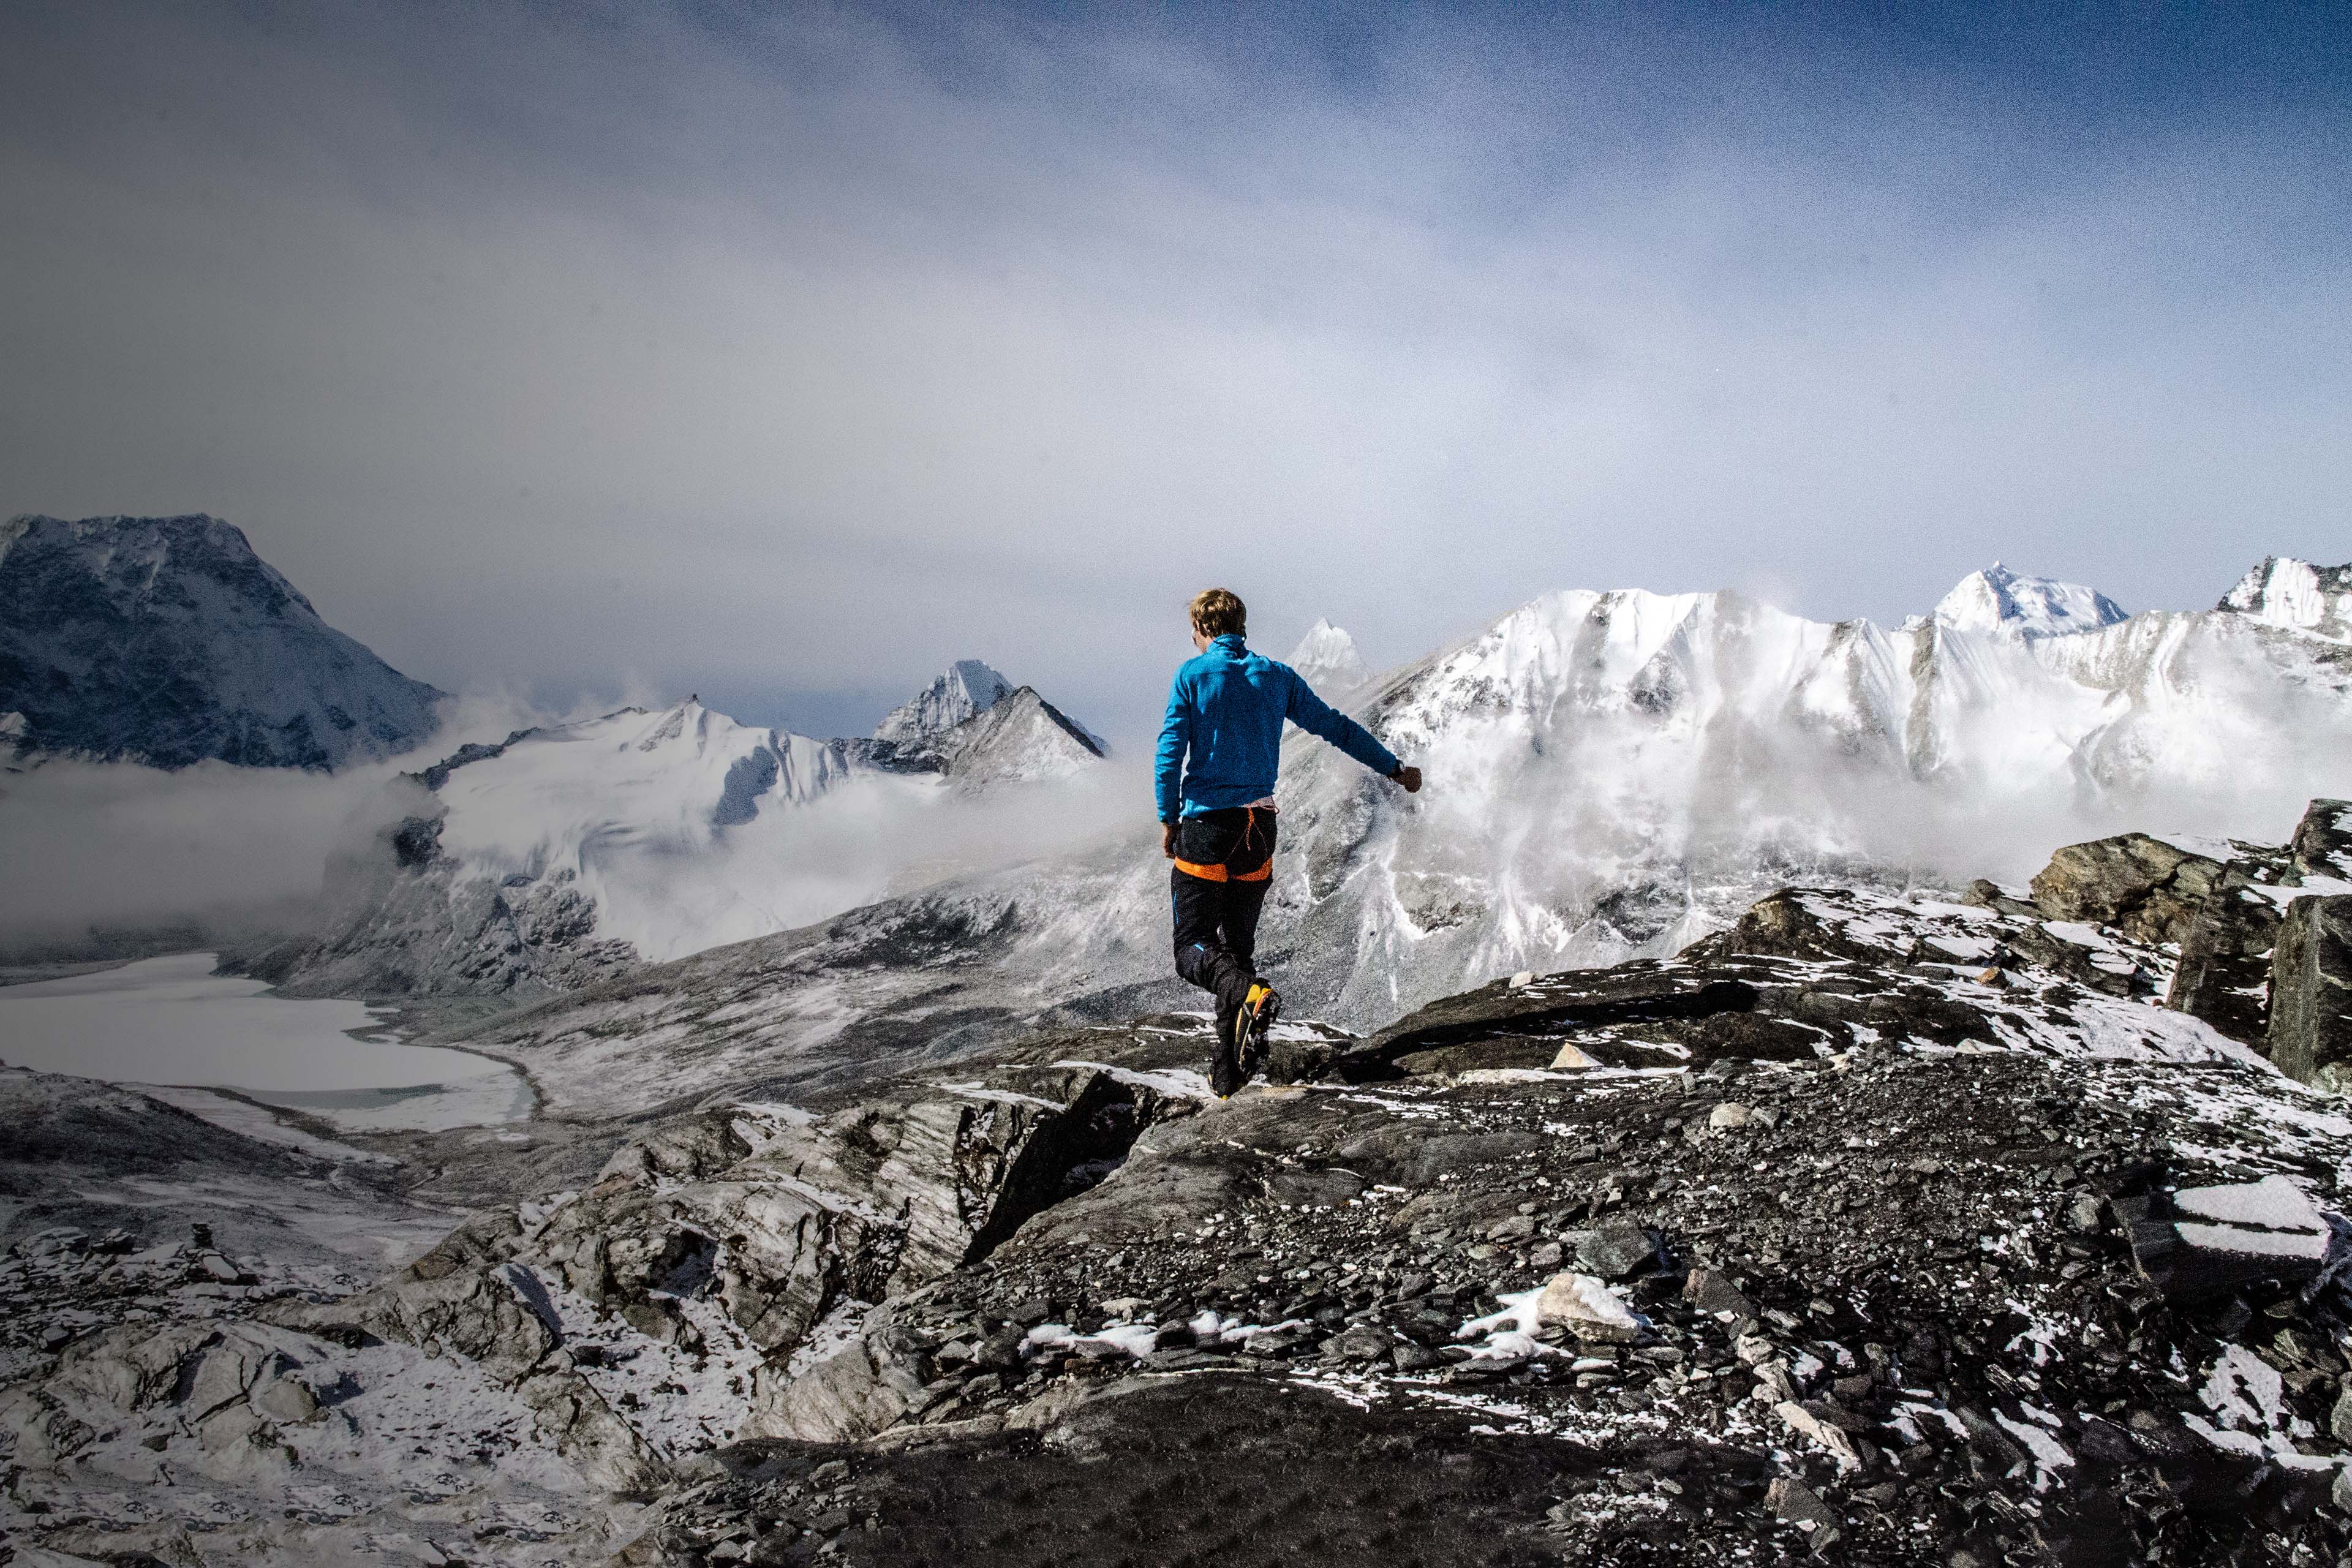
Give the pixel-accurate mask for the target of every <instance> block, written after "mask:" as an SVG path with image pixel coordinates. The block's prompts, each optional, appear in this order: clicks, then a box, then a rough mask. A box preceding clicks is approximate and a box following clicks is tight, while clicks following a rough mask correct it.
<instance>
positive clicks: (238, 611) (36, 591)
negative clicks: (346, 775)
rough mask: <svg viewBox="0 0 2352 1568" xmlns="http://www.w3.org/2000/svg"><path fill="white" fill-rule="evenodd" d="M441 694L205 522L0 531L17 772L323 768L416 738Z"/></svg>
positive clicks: (133, 521) (23, 523)
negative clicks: (37, 765) (95, 764)
mask: <svg viewBox="0 0 2352 1568" xmlns="http://www.w3.org/2000/svg"><path fill="white" fill-rule="evenodd" d="M441 700H442V693H440V692H438V691H436V690H435V689H433V688H432V687H430V686H426V685H425V684H424V683H423V682H421V681H415V680H411V679H408V678H407V677H406V676H404V675H402V674H401V673H400V672H399V671H398V670H396V669H394V668H391V667H390V666H389V665H387V664H385V663H384V662H383V660H382V659H380V658H376V657H375V655H374V654H373V653H371V652H369V651H368V650H367V649H366V648H365V647H362V646H361V645H360V644H358V643H356V642H354V641H352V639H351V638H350V637H345V636H344V635H343V634H342V633H341V632H339V631H337V630H335V629H334V628H333V627H332V626H328V625H327V624H326V623H325V622H324V621H322V620H320V618H319V614H318V612H317V611H316V610H314V609H312V608H311V607H310V601H309V600H308V599H305V598H304V597H303V596H302V595H301V593H300V592H299V590H298V589H296V588H295V587H294V585H293V584H290V583H289V582H288V581H287V580H286V579H285V578H284V577H283V576H281V575H279V574H278V572H277V571H276V570H275V569H273V568H272V567H271V566H270V565H269V564H268V563H267V562H265V561H263V560H262V559H261V558H260V557H259V556H257V555H256V554H255V553H254V552H253V547H252V545H250V544H249V543H247V542H246V537H245V535H244V534H243V533H241V532H240V531H237V530H236V529H235V528H233V527H231V526H230V525H229V524H227V523H226V522H223V521H220V520H219V519H217V518H212V517H202V516H191V517H93V518H84V519H82V520H80V521H70V522H69V521H64V520H62V519H58V518H54V517H17V518H12V519H10V520H9V521H6V522H5V523H0V747H5V748H7V749H8V750H9V751H10V752H12V753H13V754H17V755H16V759H15V760H16V761H17V762H18V763H22V762H24V761H28V760H30V759H31V758H32V757H34V756H36V755H45V754H64V755H74V756H83V757H90V758H97V759H100V760H106V761H131V762H141V763H149V764H152V766H155V767H159V768H181V767H186V766H188V765H189V764H190V763H199V762H205V761H208V760H211V761H219V762H225V763H241V764H244V765H247V766H252V767H299V768H335V767H341V766H342V765H343V764H345V763H351V762H353V761H361V760H367V759H371V758H378V757H386V756H392V755H395V754H397V753H399V752H405V751H407V750H409V749H410V748H411V747H413V746H415V745H416V744H417V743H418V742H421V741H423V740H425V738H426V737H427V736H429V735H430V734H431V733H432V732H433V731H435V730H436V728H438V726H439V714H438V712H437V706H438V704H439V703H440V701H441Z"/></svg>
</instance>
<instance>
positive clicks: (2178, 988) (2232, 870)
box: [2164, 862, 2279, 1047]
mask: <svg viewBox="0 0 2352 1568" xmlns="http://www.w3.org/2000/svg"><path fill="white" fill-rule="evenodd" d="M2256 886H2257V885H2256V883H2255V882H2254V881H2253V879H2252V878H2250V877H2249V876H2248V875H2247V872H2246V868H2244V867H2243V866H2242V865H2240V864H2237V863H2235V862H2233V863H2231V865H2229V866H2228V867H2226V868H2224V869H2223V871H2222V874H2221V877H2220V879H2218V880H2216V881H2215V883H2214V885H2213V888H2212V889H2211V891H2210V892H2208V893H2207V894H2206V895H2205V897H2204V899H2203V900H2200V902H2199V904H2198V905H2197V908H2196V910H2195V912H2194V913H2193V914H2191V915H2190V917H2189V923H2188V925H2187V927H2186V928H2185V929H2184V930H2183V931H2181V935H2180V966H2179V968H2178V969H2176V970H2174V971H2173V975H2172V985H2171V988H2170V989H2169V990H2168V991H2167V992H2166V993H2165V997H2164V1002H2165V1005H2166V1006H2168V1007H2175V1008H2178V1009H2179V1010H2180V1011H2181V1012H2183V1013H2188V1014H2191V1015H2193V1016H2197V1017H2200V1018H2202V1019H2204V1020H2205V1021H2206V1022H2207V1023H2209V1024H2210V1025H2212V1026H2214V1027H2215V1028H2217V1029H2219V1030H2221V1032H2222V1033H2223V1034H2225V1035H2227V1036H2229V1037H2231V1039H2233V1040H2242V1041H2244V1042H2245V1043H2246V1044H2247V1045H2250V1046H2255V1047H2261V1046H2262V1045H2263V1041H2264V1039H2265V1037H2266V1036H2267V1035H2268V1032H2269V1027H2270V1021H2269V1020H2270V979H2271V949H2272V947H2273V944H2274V943H2276V942H2277V941H2278V931H2279V911H2278V906H2277V905H2276V904H2275V903H2274V902H2273V901H2272V900H2270V899H2269V898H2266V897H2265V896H2263V894H2262V893H2261V892H2259V891H2257V890H2256Z"/></svg>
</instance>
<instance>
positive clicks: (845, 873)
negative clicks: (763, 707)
mask: <svg viewBox="0 0 2352 1568" xmlns="http://www.w3.org/2000/svg"><path fill="white" fill-rule="evenodd" d="M986 678H993V681H991V680H990V679H986ZM995 683H1003V678H1002V677H1001V676H996V674H995V672H994V671H993V670H990V669H988V668H987V667H986V666H985V665H982V664H979V663H977V662H976V661H967V662H966V663H963V664H960V665H958V666H955V667H954V668H951V669H950V671H949V673H948V675H947V676H945V677H943V678H942V679H941V680H940V681H939V682H935V683H934V684H933V685H932V687H931V688H930V689H929V690H928V691H926V692H925V693H923V694H922V695H921V696H919V697H918V698H917V699H916V700H915V701H914V702H912V703H909V704H908V705H907V707H906V708H902V709H900V710H898V715H894V718H897V717H899V716H906V715H911V718H910V719H909V721H908V722H906V723H900V724H896V725H886V728H888V729H892V730H893V731H894V732H895V733H896V734H897V736H898V738H897V739H895V740H888V739H886V740H865V739H854V740H841V741H818V740H813V739H811V738H810V737H808V736H805V735H797V734H794V733H793V732H791V731H785V730H772V729H760V728H755V727H753V726H750V725H744V724H739V723H737V722H736V721H734V720H732V719H730V718H729V717H727V716H726V715H725V714H723V713H716V712H713V711H711V710H709V709H708V708H705V707H704V706H703V705H702V704H701V703H700V702H699V701H698V700H693V699H688V700H687V701H685V702H682V703H679V704H678V705H677V706H676V707H673V708H669V709H667V710H662V711H660V712H647V711H646V710H643V709H636V708H631V709H625V710H622V711H620V712H617V713H611V714H607V715H605V716H604V717H603V718H600V719H594V720H590V721H586V722H583V723H577V724H567V725H562V726H556V727H551V728H544V729H535V730H526V731H518V732H517V733H515V734H512V735H509V737H508V738H507V739H506V740H505V741H504V742H500V743H499V744H497V745H471V746H467V747H465V748H463V749H462V750H460V751H459V752H457V753H456V754H454V755H452V756H450V757H448V758H446V759H445V760H444V761H442V762H440V763H436V764H435V765H434V766H432V767H430V768H427V769H425V770H424V771H423V772H422V773H417V774H415V775H414V776H413V780H412V784H411V786H410V787H411V788H412V789H413V791H414V795H413V797H412V798H411V799H410V800H409V802H408V803H407V805H406V806H405V808H404V809H405V810H406V812H407V815H406V816H404V818H403V819H402V820H401V821H400V822H399V823H398V825H397V826H394V827H393V828H392V829H390V830H389V831H388V832H387V833H386V834H385V836H384V837H383V841H382V842H381V843H380V844H379V845H378V846H377V847H376V849H375V852H374V853H373V854H372V855H368V856H363V857H361V858H358V859H357V860H355V861H354V862H352V863H351V864H347V865H344V866H341V867H340V868H337V870H336V873H335V875H334V876H333V878H332V879H331V880H332V882H333V884H334V889H335V892H334V898H335V900H336V906H337V907H336V909H335V910H334V912H333V914H332V915H331V917H330V918H328V919H326V920H325V921H322V922H320V931H318V932H313V933H307V934H305V935H303V936H302V937H300V938H298V939H296V940H294V941H291V942H281V943H278V944H277V945H275V946H271V947H268V948H266V949H264V950H261V951H258V952H241V953H238V954H236V962H237V963H240V964H241V965H242V966H243V967H246V968H247V969H248V970H249V971H250V972H252V973H257V974H260V975H262V976H264V977H265V978H268V979H270V980H272V981H273V982H275V983H278V984H282V985H286V986H288V987H289V988H290V989H294V990H297V991H300V992H308V993H310V994H352V993H358V994H385V993H400V992H409V991H431V992H450V993H467V994H502V993H508V992H517V993H520V994H526V995H528V994H541V993H544V992H549V991H556V990H562V989H566V988H568V987H571V986H573V985H578V984H585V983H587V982H589V981H591V980H593V979H595V978H597V977H599V976H601V975H604V974H606V973H612V972H613V971H614V970H615V969H617V968H621V967H625V966H627V965H630V964H633V963H637V962H639V961H641V960H646V959H667V958H674V957H677V956H681V955H683V954H685V953H689V952H698V951H700V950H701V949H703V948H707V947H710V946H713V945H715V944H718V943H721V942H739V941H742V940H745V939H748V938H751V937H756V936H761V935H765V934H767V933H769V932H772V931H782V930H786V929H789V928H791V927H793V926H798V925H803V924H805V923H807V922H808V921H815V920H821V919H824V918H825V917H826V916H829V915H833V914H835V913H838V912H839V911H841V910H845V909H850V908H854V907H856V905H858V904H861V903H866V902H868V901H871V900H875V899H877V898H879V897H881V896H882V895H883V894H884V893H885V892H886V890H887V889H888V888H889V887H890V886H891V885H892V884H893V881H894V879H897V878H898V877H899V876H901V875H902V874H903V870H904V868H906V867H907V866H909V865H916V864H920V865H925V866H930V867H934V868H938V871H937V874H938V875H947V874H950V872H951V871H952V870H953V869H955V868H958V867H961V866H964V865H968V864H970V859H969V855H968V853H962V852H960V851H959V844H960V842H961V841H968V840H992V838H993V837H999V836H1000V835H998V834H997V824H996V816H998V815H1001V814H1002V812H1003V811H1004V810H1009V809H1012V804H1011V800H1010V796H1012V795H1017V794H1018V793H1019V792H1020V791H1021V790H1022V789H1023V788H1024V786H1031V785H1037V784H1052V783H1054V782H1056V781H1073V780H1076V779H1078V778H1079V776H1080V775H1081V774H1082V773H1083V772H1084V770H1085V769H1086V768H1087V766H1088V765H1090V764H1092V763H1097V762H1098V761H1099V760H1100V758H1101V755H1102V752H1100V750H1099V749H1098V748H1097V745H1096V743H1095V742H1092V740H1091V738H1090V737H1088V736H1087V733H1086V731H1084V730H1083V729H1082V728H1081V727H1080V726H1078V725H1077V724H1076V722H1075V721H1071V720H1070V719H1068V718H1066V716H1065V715H1063V714H1062V713H1061V711H1060V710H1057V709H1055V707H1054V706H1053V705H1052V704H1051V703H1048V702H1046V701H1045V700H1044V699H1043V698H1041V697H1039V696H1038V695H1037V693H1036V692H1035V691H1034V690H1032V689H1030V688H1028V687H1025V686H1024V687H1013V686H1011V685H1009V684H1005V686H1004V689H1003V690H1002V691H998V692H994V694H993V695H992V696H991V697H990V700H989V701H988V702H987V703H986V704H985V705H983V706H980V707H978V708H976V709H975V710H974V711H972V712H971V713H969V714H967V715H966V716H965V717H964V718H962V719H961V720H960V721H955V722H952V723H946V724H945V725H944V727H939V728H921V727H919V726H920V725H926V724H929V725H937V724H940V722H941V721H943V720H944V719H945V718H946V717H947V716H948V715H949V714H951V713H952V712H954V711H956V710H957V706H958V700H959V694H961V696H963V697H969V696H971V694H972V693H974V692H975V691H977V692H980V693H983V694H985V693H988V692H990V691H991V690H992V685H993V684H995ZM943 696H944V700H942V699H943Z"/></svg>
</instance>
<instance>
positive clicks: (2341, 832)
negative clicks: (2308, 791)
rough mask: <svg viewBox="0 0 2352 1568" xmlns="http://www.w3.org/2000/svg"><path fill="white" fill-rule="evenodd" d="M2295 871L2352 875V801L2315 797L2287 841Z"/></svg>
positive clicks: (2306, 874)
mask: <svg viewBox="0 0 2352 1568" xmlns="http://www.w3.org/2000/svg"><path fill="white" fill-rule="evenodd" d="M2287 851H2288V853H2289V854H2290V855H2291V856H2292V857H2293V864H2294V874H2295V876H2296V877H2297V878H2298V879H2301V878H2305V877H2352V800H2315V801H2313V802H2312V803H2311V805H2309V806H2308V807H2306V808H2305V811H2304V814H2303V820H2302V821H2301V822H2298V823H2297V824H2295V828H2294V838H2293V839H2291V840H2290V841H2289V842H2288V844H2287Z"/></svg>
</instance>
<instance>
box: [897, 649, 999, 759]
mask: <svg viewBox="0 0 2352 1568" xmlns="http://www.w3.org/2000/svg"><path fill="white" fill-rule="evenodd" d="M1012 695H1013V682H1011V681H1010V680H1007V679H1004V677H1003V675H1001V674H999V673H998V672H997V671H996V670H994V669H992V668H989V667H988V666H987V665H985V664H983V663H982V662H981V661H980V660H979V659H976V658H960V659H958V660H956V662H955V663H953V664H951V665H950V666H948V668H947V672H946V673H945V674H943V675H941V676H940V678H939V679H937V680H934V681H932V682H931V683H930V685H929V686H927V687H925V688H924V689H922V690H920V691H919V692H917V693H916V694H915V695H914V696H913V697H912V698H910V699H909V700H907V701H906V702H904V703H901V704H900V705H899V706H898V707H897V708H894V709H892V710H890V713H889V716H888V717H887V718H885V719H884V720H883V721H882V722H881V723H879V724H877V725H876V726H875V727H874V738H875V739H876V740H877V741H912V740H917V739H919V738H920V737H923V736H926V735H936V734H938V733H940V731H944V730H952V729H954V728H955V727H956V726H957V725H959V724H961V723H962V722H963V721H965V720H967V719H970V718H972V717H973V716H975V715H977V714H981V713H985V712H986V711H988V710H990V709H991V708H993V707H995V706H996V705H997V704H998V703H999V702H1002V701H1003V700H1005V699H1006V698H1007V697H1010V696H1012Z"/></svg>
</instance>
